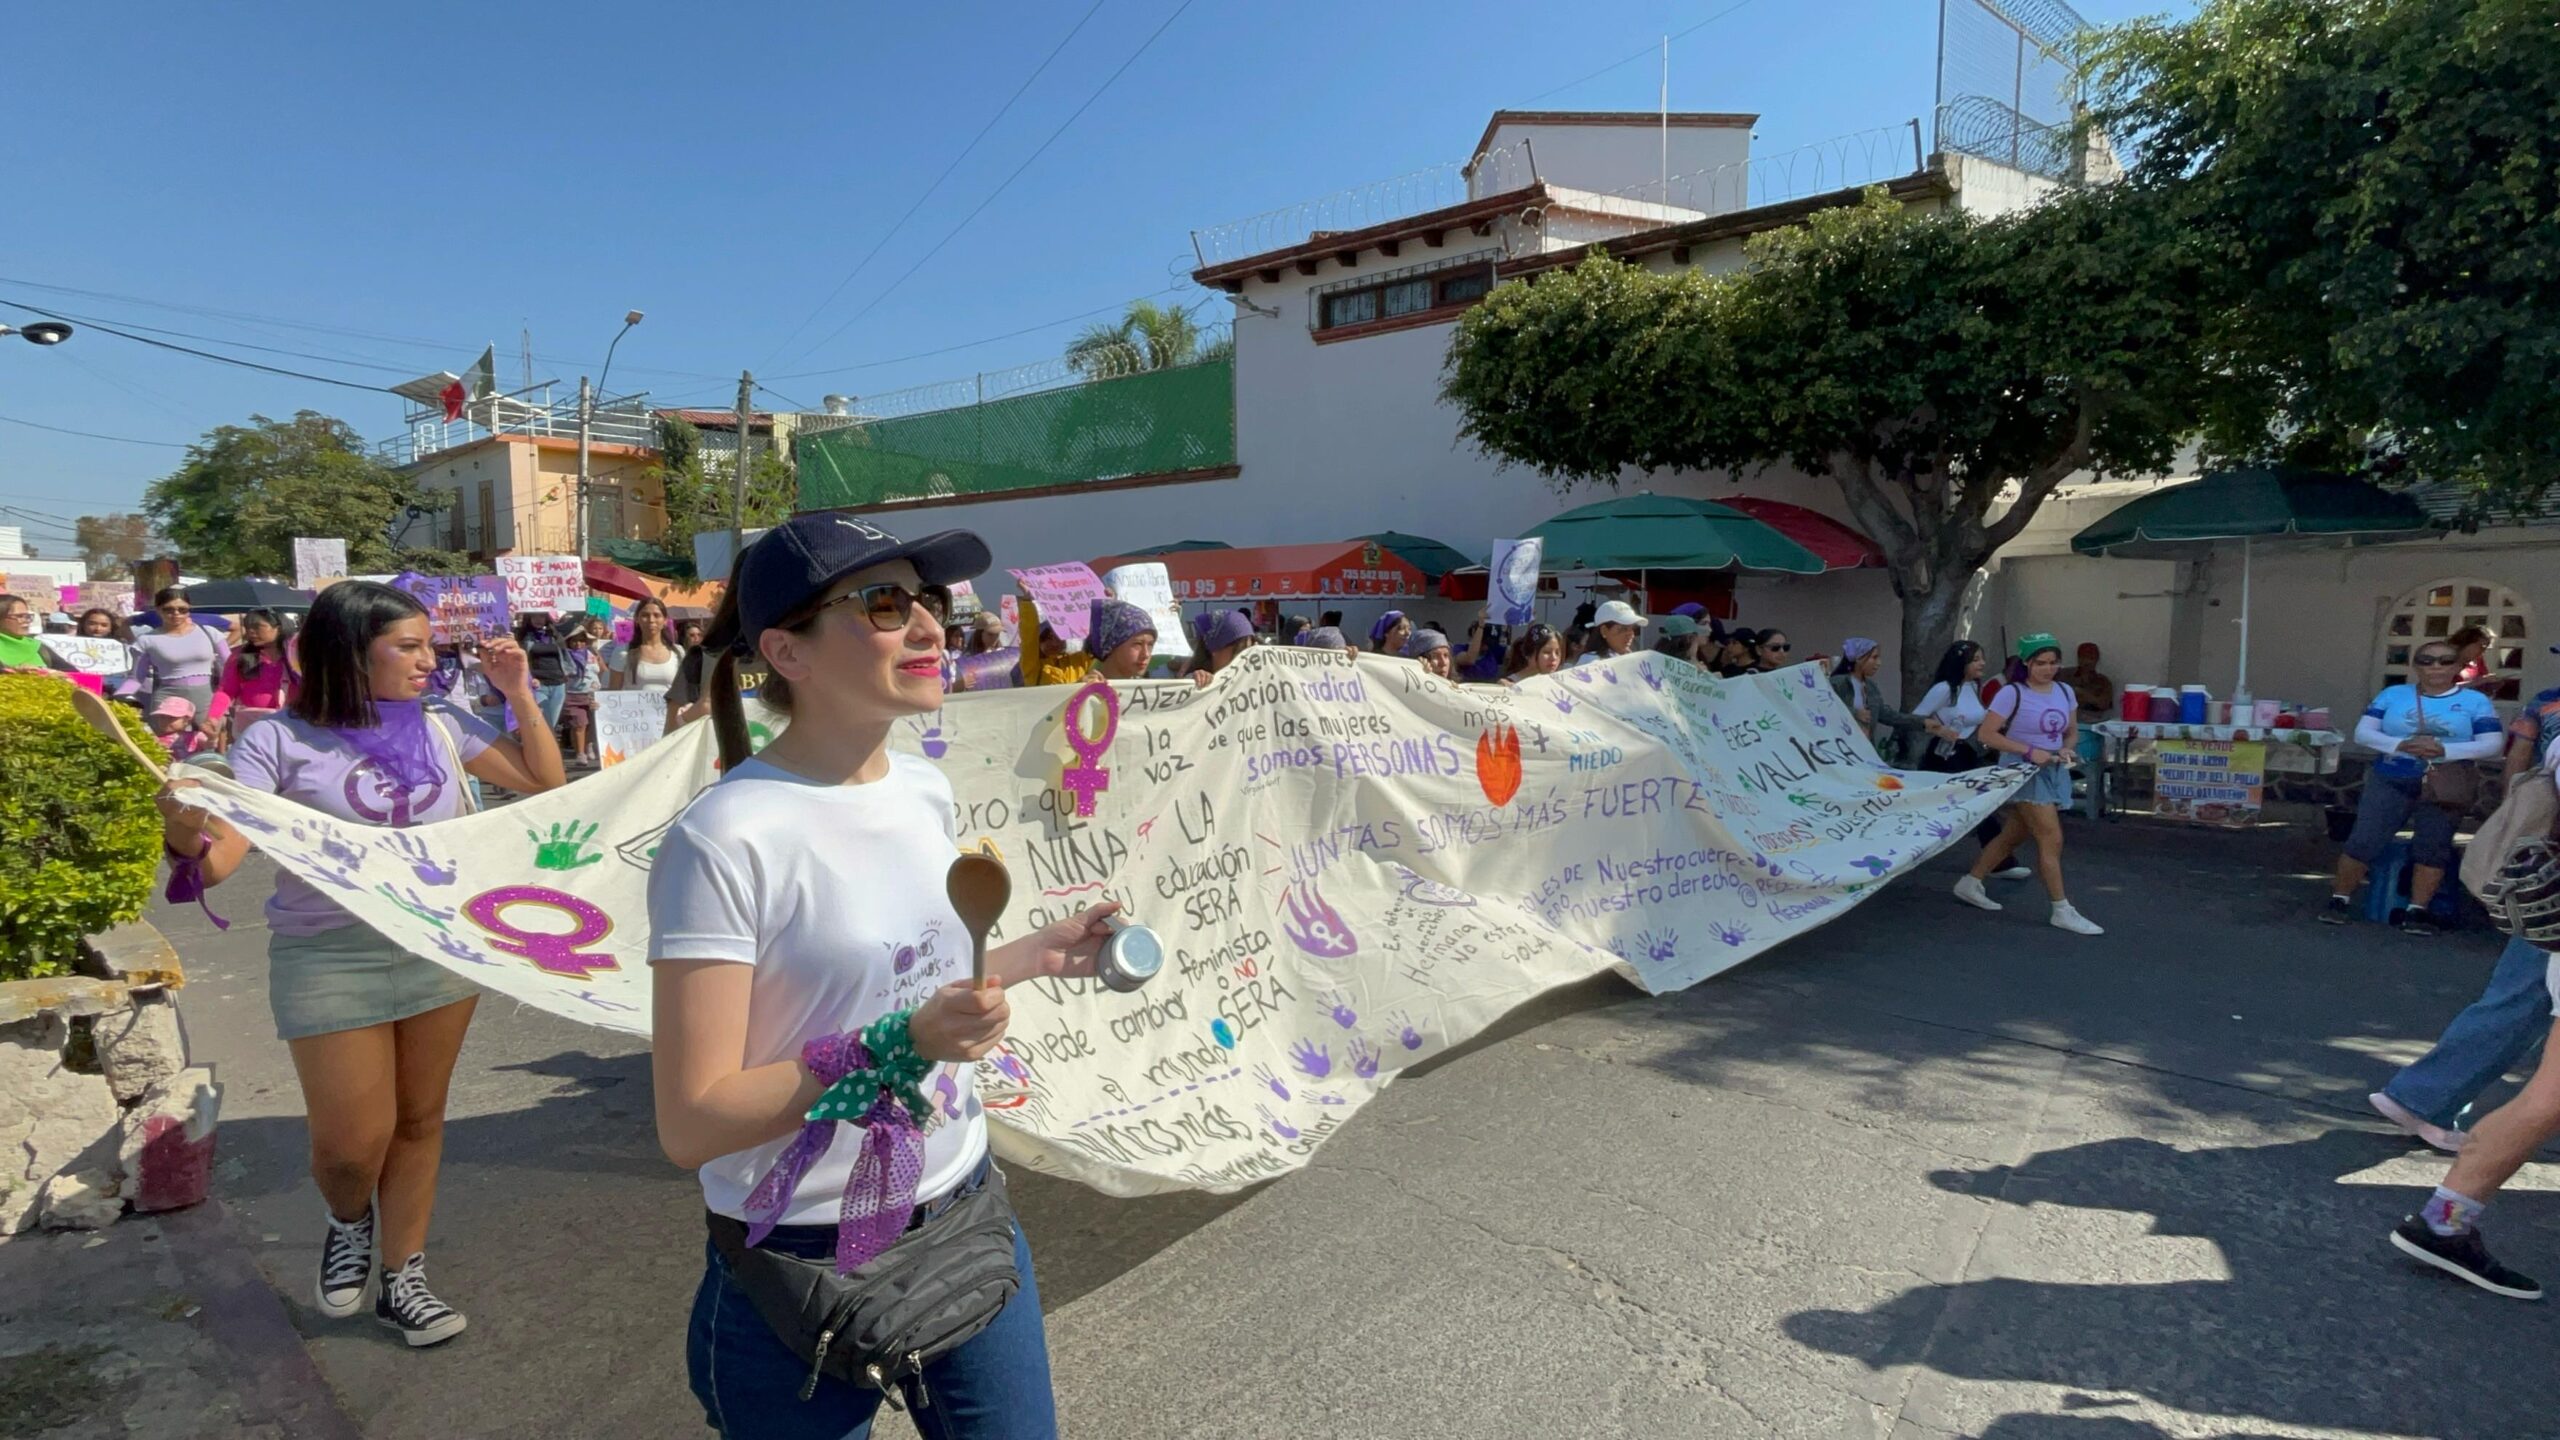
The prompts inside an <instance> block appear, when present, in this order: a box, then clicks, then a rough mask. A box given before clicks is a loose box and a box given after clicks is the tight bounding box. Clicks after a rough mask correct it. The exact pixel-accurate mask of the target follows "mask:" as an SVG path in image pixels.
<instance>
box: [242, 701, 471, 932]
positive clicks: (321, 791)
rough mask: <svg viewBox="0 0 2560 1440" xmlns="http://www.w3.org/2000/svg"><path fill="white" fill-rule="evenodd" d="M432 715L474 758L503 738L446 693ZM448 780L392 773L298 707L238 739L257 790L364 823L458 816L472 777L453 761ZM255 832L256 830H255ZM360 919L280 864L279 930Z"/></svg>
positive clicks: (462, 752)
mask: <svg viewBox="0 0 2560 1440" xmlns="http://www.w3.org/2000/svg"><path fill="white" fill-rule="evenodd" d="M426 712H427V715H428V717H429V718H430V719H431V720H432V721H433V723H435V724H436V725H438V726H440V727H441V728H442V729H443V730H444V733H445V734H446V735H448V736H450V737H452V739H453V742H454V749H453V751H452V752H450V753H453V754H458V755H459V756H460V757H461V759H462V760H463V761H464V762H465V763H468V762H469V761H470V760H471V759H472V758H473V757H475V756H477V755H478V754H479V753H480V752H481V751H483V750H486V749H488V748H489V746H490V744H491V743H492V742H494V741H495V740H496V739H497V738H498V731H497V729H496V727H494V726H492V725H490V724H489V722H488V721H486V720H483V719H481V718H480V717H479V716H477V715H473V714H470V713H468V712H466V711H463V710H461V709H458V708H456V707H455V706H453V705H450V704H447V703H446V702H444V701H441V700H429V701H428V702H427V703H426ZM440 763H443V764H444V766H445V768H446V769H447V770H448V771H451V772H452V773H450V774H448V775H447V776H446V778H445V780H444V782H443V783H441V784H436V783H429V784H426V785H421V786H417V787H414V788H411V787H404V786H403V785H401V784H400V782H399V781H397V780H395V779H393V778H392V777H391V776H389V775H387V774H384V773H383V771H382V768H381V766H379V765H377V764H375V763H374V762H373V761H372V760H371V759H368V758H367V757H366V756H365V755H364V754H363V753H361V752H360V751H358V750H357V749H356V748H355V746H353V745H351V744H349V743H347V740H346V737H344V736H342V735H339V734H338V733H337V732H335V731H333V730H324V729H322V728H320V727H319V726H317V725H313V724H311V723H310V722H309V721H306V720H303V719H300V718H298V717H296V716H294V715H292V714H291V713H281V714H276V715H270V716H268V717H267V718H266V719H264V720H261V721H259V722H257V723H256V724H254V725H251V726H250V727H249V728H248V729H246V730H243V731H241V732H240V738H239V739H238V740H236V741H234V742H233V743H232V746H231V773H232V775H233V777H234V778H236V779H237V780H239V782H240V783H241V784H243V785H246V786H248V787H249V788H250V789H252V790H265V791H268V792H270V793H273V794H276V795H281V796H283V797H284V798H285V799H287V800H290V801H292V802H293V803H295V804H296V805H307V806H309V807H310V808H312V809H314V810H318V811H320V812H322V813H323V814H328V815H335V816H336V817H338V818H339V819H341V820H352V821H355V822H356V823H357V824H359V825H383V826H390V827H394V828H398V827H406V826H410V825H425V824H429V823H432V822H434V821H437V820H450V819H452V818H453V817H454V816H456V815H459V814H461V813H462V809H463V787H464V786H465V785H468V784H470V783H471V782H470V780H469V779H468V778H467V777H465V776H464V775H463V774H461V772H460V771H459V770H458V769H457V768H456V767H454V766H453V765H452V764H451V762H450V761H449V760H440ZM253 838H254V837H253ZM356 923H358V922H357V920H356V917H355V916H353V915H350V914H348V913H347V912H346V911H345V910H344V909H342V908H340V907H339V906H338V904H337V903H336V902H334V901H332V900H330V899H329V898H328V896H327V894H326V893H325V892H323V891H322V890H321V889H320V888H319V887H317V886H315V885H313V884H312V883H311V882H310V881H308V880H305V879H303V878H302V877H301V876H299V875H295V874H293V873H292V872H290V871H288V870H284V869H281V868H280V869H278V870H277V871H276V893H275V896H274V897H273V898H272V899H270V900H268V901H267V928H268V929H269V930H272V931H274V932H275V933H276V934H278V935H319V934H324V933H326V932H328V931H331V930H341V929H344V928H346V927H347V926H349V925H353V924H356Z"/></svg>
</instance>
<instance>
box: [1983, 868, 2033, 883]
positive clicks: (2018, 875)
mask: <svg viewBox="0 0 2560 1440" xmlns="http://www.w3.org/2000/svg"><path fill="white" fill-rule="evenodd" d="M2035 873H2036V872H2034V871H2033V870H2030V869H2028V868H2027V867H2026V866H2024V865H2012V866H2010V867H2009V868H2008V869H2006V870H1994V871H1992V872H1991V878H1992V879H1994V880H2024V879H2026V878H2028V877H2029V876H2031V875H2033V874H2035Z"/></svg>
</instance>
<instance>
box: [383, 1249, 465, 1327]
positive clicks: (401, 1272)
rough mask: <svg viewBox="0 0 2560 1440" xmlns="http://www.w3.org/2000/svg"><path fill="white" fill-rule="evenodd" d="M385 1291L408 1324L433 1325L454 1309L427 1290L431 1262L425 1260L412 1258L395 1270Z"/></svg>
mask: <svg viewBox="0 0 2560 1440" xmlns="http://www.w3.org/2000/svg"><path fill="white" fill-rule="evenodd" d="M383 1292H384V1293H385V1294H387V1295H388V1296H390V1299H391V1308H392V1310H393V1311H394V1312H395V1313H397V1314H398V1315H399V1316H400V1318H401V1320H402V1321H403V1322H404V1323H406V1324H410V1325H432V1324H434V1323H435V1322H436V1321H438V1320H441V1319H443V1318H444V1317H446V1316H448V1315H451V1314H452V1313H453V1307H452V1306H450V1305H447V1304H446V1303H444V1302H443V1301H441V1300H439V1299H437V1298H436V1297H435V1292H434V1291H432V1290H429V1289H428V1288H427V1262H426V1260H425V1258H424V1257H418V1258H415V1259H412V1260H411V1261H410V1262H409V1263H408V1264H406V1265H403V1266H401V1267H400V1268H399V1269H397V1270H394V1271H392V1272H391V1274H390V1277H389V1278H388V1279H387V1280H386V1281H384V1283H383Z"/></svg>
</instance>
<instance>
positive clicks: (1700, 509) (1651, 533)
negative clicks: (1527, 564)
mask: <svg viewBox="0 0 2560 1440" xmlns="http://www.w3.org/2000/svg"><path fill="white" fill-rule="evenodd" d="M1521 538H1523V539H1532V538H1534V539H1538V540H1542V541H1544V542H1546V543H1545V551H1544V554H1543V555H1542V556H1541V557H1540V563H1541V565H1542V567H1543V568H1545V569H1548V570H1635V571H1646V570H1723V569H1726V568H1735V569H1742V570H1774V571H1778V572H1780V573H1783V574H1788V575H1819V574H1821V573H1822V571H1823V568H1824V567H1823V564H1822V557H1821V556H1819V555H1816V554H1814V553H1813V552H1812V551H1810V550H1807V549H1806V548H1804V547H1803V546H1801V545H1799V544H1797V543H1796V542H1794V541H1793V540H1790V539H1788V538H1787V537H1786V536H1784V535H1782V534H1780V533H1779V532H1778V530H1777V529H1776V527H1774V526H1771V525H1768V524H1766V523H1764V522H1762V521H1759V520H1754V519H1753V518H1751V517H1750V516H1748V515H1745V514H1743V513H1742V512H1741V511H1739V510H1736V509H1734V508H1733V507H1731V506H1729V505H1719V504H1717V503H1716V502H1714V501H1712V500H1692V499H1689V498H1687V497H1685V496H1680V495H1656V494H1654V493H1652V492H1651V491H1642V492H1639V493H1637V494H1634V495H1620V496H1617V497H1615V498H1614V499H1609V500H1602V501H1599V502H1597V503H1595V504H1590V505H1583V506H1579V507H1577V508H1575V509H1572V510H1567V511H1565V512H1564V513H1563V514H1561V515H1555V516H1550V517H1549V518H1547V519H1546V520H1543V521H1541V522H1539V523H1538V524H1536V525H1533V526H1531V527H1530V528H1529V531H1528V533H1527V534H1526V535H1524V536H1522V537H1521Z"/></svg>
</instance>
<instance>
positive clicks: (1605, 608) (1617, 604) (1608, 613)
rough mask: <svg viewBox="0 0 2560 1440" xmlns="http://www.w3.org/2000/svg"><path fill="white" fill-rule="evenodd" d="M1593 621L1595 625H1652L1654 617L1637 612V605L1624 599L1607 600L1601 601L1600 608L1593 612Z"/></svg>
mask: <svg viewBox="0 0 2560 1440" xmlns="http://www.w3.org/2000/svg"><path fill="white" fill-rule="evenodd" d="M1591 623H1592V624H1594V625H1650V624H1652V623H1653V617H1652V616H1649V615H1639V614H1637V613H1636V607H1634V606H1633V605H1630V604H1628V603H1627V602H1626V601H1624V600H1605V601H1602V602H1601V605H1600V608H1599V609H1597V610H1594V611H1592V612H1591Z"/></svg>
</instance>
